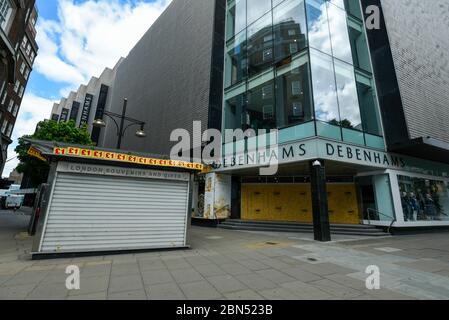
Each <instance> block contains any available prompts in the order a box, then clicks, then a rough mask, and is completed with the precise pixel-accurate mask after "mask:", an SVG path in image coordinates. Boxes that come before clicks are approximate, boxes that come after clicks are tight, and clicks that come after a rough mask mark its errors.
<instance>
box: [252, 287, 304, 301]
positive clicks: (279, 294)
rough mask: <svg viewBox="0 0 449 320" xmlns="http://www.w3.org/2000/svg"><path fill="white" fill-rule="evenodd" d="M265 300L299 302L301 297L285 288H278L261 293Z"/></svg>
mask: <svg viewBox="0 0 449 320" xmlns="http://www.w3.org/2000/svg"><path fill="white" fill-rule="evenodd" d="M259 294H260V295H262V296H263V297H264V298H265V299H268V300H275V301H276V300H298V299H300V297H298V296H297V295H295V294H294V293H293V292H292V291H290V290H288V289H285V288H276V289H268V290H262V291H260V292H259Z"/></svg>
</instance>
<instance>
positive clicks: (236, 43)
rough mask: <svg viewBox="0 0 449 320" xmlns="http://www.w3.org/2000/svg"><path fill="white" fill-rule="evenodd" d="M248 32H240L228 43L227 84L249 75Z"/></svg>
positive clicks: (226, 61) (227, 85)
mask: <svg viewBox="0 0 449 320" xmlns="http://www.w3.org/2000/svg"><path fill="white" fill-rule="evenodd" d="M247 69H248V60H247V57H246V32H245V31H243V32H241V33H239V34H238V35H237V36H236V37H235V38H234V39H233V40H232V41H230V42H229V43H228V48H227V54H226V58H225V86H226V87H229V86H231V85H234V84H236V83H238V82H240V81H242V80H243V79H245V78H246V76H247V74H248V73H247V72H248V71H247Z"/></svg>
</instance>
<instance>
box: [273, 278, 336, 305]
mask: <svg viewBox="0 0 449 320" xmlns="http://www.w3.org/2000/svg"><path fill="white" fill-rule="evenodd" d="M281 286H282V287H283V288H285V289H287V290H289V291H291V292H292V293H293V294H295V295H296V296H298V297H299V299H302V300H327V299H331V298H333V296H332V295H331V294H329V293H327V292H325V291H322V290H320V289H318V288H316V287H314V286H312V285H309V284H307V283H304V282H301V281H295V282H289V283H284V284H282V285H281Z"/></svg>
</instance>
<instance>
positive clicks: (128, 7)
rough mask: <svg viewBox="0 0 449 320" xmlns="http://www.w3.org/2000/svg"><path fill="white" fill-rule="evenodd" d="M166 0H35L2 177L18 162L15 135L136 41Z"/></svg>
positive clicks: (46, 115)
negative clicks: (28, 65)
mask: <svg viewBox="0 0 449 320" xmlns="http://www.w3.org/2000/svg"><path fill="white" fill-rule="evenodd" d="M170 2H171V0H36V5H37V8H38V11H39V19H38V22H37V25H36V29H37V37H36V41H37V44H38V46H39V52H38V56H37V58H36V60H35V63H34V69H33V72H32V73H31V76H30V80H29V82H28V85H27V88H26V91H25V95H24V98H23V101H22V105H21V108H20V112H19V115H18V118H17V121H16V125H15V127H14V131H13V135H12V139H13V141H14V142H13V143H12V144H11V145H10V147H9V149H8V162H7V163H6V166H5V169H4V171H3V177H8V176H9V174H10V172H11V171H12V170H14V169H15V167H16V166H17V164H18V160H17V158H16V154H15V152H14V149H15V147H16V146H17V139H18V138H19V137H21V136H23V135H25V134H33V132H34V130H35V128H36V125H37V123H38V122H39V121H42V120H44V119H49V118H50V113H51V109H52V107H53V103H55V102H58V101H59V100H60V99H61V98H63V97H66V96H67V95H68V94H69V93H70V91H76V90H77V89H78V87H79V86H80V85H81V84H87V82H88V81H89V79H90V78H91V77H92V76H99V75H100V74H101V72H102V71H103V70H104V68H106V67H109V68H113V67H114V65H115V64H116V62H117V61H118V60H119V59H120V57H126V56H127V54H128V52H129V51H130V50H131V49H132V48H133V46H134V45H135V44H136V43H137V42H138V41H139V39H140V38H141V37H142V36H143V34H144V33H145V32H146V31H147V30H148V28H149V27H151V25H152V24H153V22H154V21H155V20H156V19H157V18H158V17H159V15H160V14H161V13H162V12H163V11H164V10H165V8H166V7H167V6H168V5H169V4H170Z"/></svg>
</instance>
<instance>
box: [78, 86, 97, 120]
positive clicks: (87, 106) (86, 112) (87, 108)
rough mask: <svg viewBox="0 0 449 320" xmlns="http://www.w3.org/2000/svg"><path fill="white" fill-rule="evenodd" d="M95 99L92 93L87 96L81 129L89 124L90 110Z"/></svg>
mask: <svg viewBox="0 0 449 320" xmlns="http://www.w3.org/2000/svg"><path fill="white" fill-rule="evenodd" d="M93 99H94V96H93V95H91V94H90V93H88V94H86V98H85V99H84V105H83V111H82V113H81V121H80V127H82V126H83V125H85V124H87V123H88V122H89V114H90V108H92V100H93Z"/></svg>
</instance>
